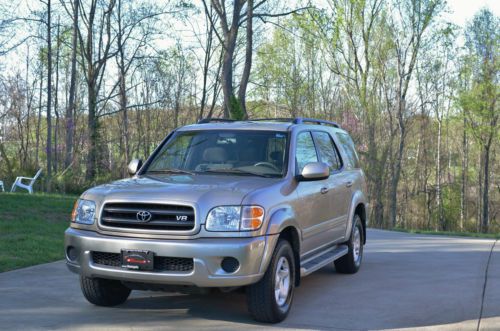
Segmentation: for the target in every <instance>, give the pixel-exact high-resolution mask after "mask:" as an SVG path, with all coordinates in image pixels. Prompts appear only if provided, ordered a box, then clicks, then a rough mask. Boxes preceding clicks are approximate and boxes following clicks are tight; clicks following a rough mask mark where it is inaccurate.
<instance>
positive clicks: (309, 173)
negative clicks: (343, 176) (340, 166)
mask: <svg viewBox="0 0 500 331" xmlns="http://www.w3.org/2000/svg"><path fill="white" fill-rule="evenodd" d="M329 176H330V168H328V166H327V165H326V164H325V163H323V162H311V163H308V164H306V165H305V166H304V169H302V173H301V174H300V175H297V176H296V179H297V180H298V181H299V182H305V181H313V180H322V179H326V178H328V177H329Z"/></svg>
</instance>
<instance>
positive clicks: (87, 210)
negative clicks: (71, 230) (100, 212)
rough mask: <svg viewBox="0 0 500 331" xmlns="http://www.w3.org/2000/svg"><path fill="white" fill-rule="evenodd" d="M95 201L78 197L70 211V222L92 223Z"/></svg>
mask: <svg viewBox="0 0 500 331" xmlns="http://www.w3.org/2000/svg"><path fill="white" fill-rule="evenodd" d="M94 217H95V202H94V201H91V200H83V199H79V200H78V201H77V202H76V203H75V207H74V208H73V212H72V213H71V222H75V223H81V224H88V225H90V224H94Z"/></svg>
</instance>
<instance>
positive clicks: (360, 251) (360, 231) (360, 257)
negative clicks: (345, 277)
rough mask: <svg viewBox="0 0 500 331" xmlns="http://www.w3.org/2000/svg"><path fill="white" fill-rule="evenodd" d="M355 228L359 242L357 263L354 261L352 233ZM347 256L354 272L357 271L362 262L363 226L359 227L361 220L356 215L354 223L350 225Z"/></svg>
mask: <svg viewBox="0 0 500 331" xmlns="http://www.w3.org/2000/svg"><path fill="white" fill-rule="evenodd" d="M356 228H357V229H358V230H359V235H360V241H361V243H360V247H359V259H358V261H356V260H355V259H354V232H355V229H356ZM349 255H350V258H351V259H352V263H353V265H354V266H355V268H356V270H357V269H359V268H360V267H361V263H362V262H363V226H362V225H361V219H360V218H359V216H358V215H355V216H354V222H353V224H352V231H351V238H350V239H349Z"/></svg>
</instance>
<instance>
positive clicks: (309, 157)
mask: <svg viewBox="0 0 500 331" xmlns="http://www.w3.org/2000/svg"><path fill="white" fill-rule="evenodd" d="M295 162H296V164H297V173H299V174H300V173H301V172H302V169H304V166H305V165H306V164H308V163H310V162H318V156H317V155H316V148H314V142H313V139H312V137H311V133H310V132H301V133H299V134H298V136H297V147H296V150H295Z"/></svg>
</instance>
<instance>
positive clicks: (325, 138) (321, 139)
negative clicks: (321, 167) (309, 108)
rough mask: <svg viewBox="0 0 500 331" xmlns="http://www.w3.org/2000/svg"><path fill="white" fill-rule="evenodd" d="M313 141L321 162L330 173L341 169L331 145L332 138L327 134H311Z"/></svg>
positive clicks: (336, 154)
mask: <svg viewBox="0 0 500 331" xmlns="http://www.w3.org/2000/svg"><path fill="white" fill-rule="evenodd" d="M313 136H314V141H315V142H316V146H317V148H318V154H319V157H320V159H321V162H324V163H326V164H327V165H328V167H329V168H330V172H332V171H335V170H338V169H340V168H341V166H342V163H341V161H340V157H339V155H338V153H337V149H336V148H335V145H334V143H333V140H332V137H330V135H329V134H328V133H327V132H318V131H316V132H313Z"/></svg>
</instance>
